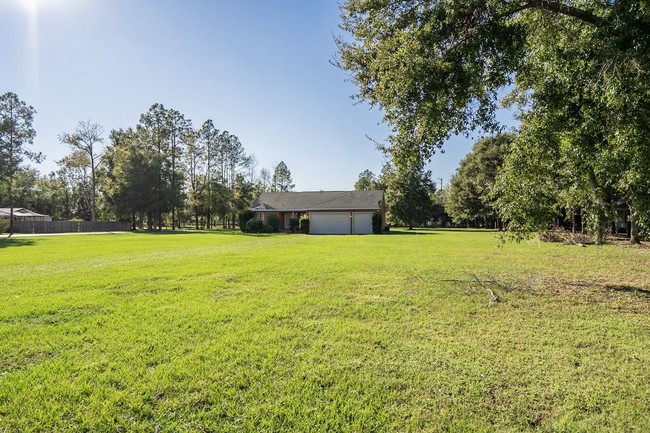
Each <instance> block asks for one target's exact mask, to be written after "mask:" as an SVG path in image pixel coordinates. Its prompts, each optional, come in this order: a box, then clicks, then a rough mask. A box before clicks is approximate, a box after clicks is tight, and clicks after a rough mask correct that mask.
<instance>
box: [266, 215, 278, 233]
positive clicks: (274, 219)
mask: <svg viewBox="0 0 650 433" xmlns="http://www.w3.org/2000/svg"><path fill="white" fill-rule="evenodd" d="M268 222H269V226H270V227H271V229H272V230H271V231H272V232H275V233H277V232H278V231H279V230H280V217H279V216H278V215H277V214H274V213H272V214H270V215H269V219H268Z"/></svg>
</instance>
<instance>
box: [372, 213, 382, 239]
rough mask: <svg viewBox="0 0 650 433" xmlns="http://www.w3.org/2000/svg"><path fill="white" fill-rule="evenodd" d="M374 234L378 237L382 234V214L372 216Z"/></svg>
mask: <svg viewBox="0 0 650 433" xmlns="http://www.w3.org/2000/svg"><path fill="white" fill-rule="evenodd" d="M372 232H373V233H374V234H376V235H379V234H381V212H375V213H373V214H372Z"/></svg>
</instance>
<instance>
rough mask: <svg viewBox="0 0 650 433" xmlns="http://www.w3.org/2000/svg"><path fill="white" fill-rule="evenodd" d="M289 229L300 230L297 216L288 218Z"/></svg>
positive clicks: (293, 231) (292, 230)
mask: <svg viewBox="0 0 650 433" xmlns="http://www.w3.org/2000/svg"><path fill="white" fill-rule="evenodd" d="M289 230H291V233H297V232H298V230H300V220H299V219H298V218H291V219H290V220H289Z"/></svg>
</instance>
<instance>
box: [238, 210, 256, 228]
mask: <svg viewBox="0 0 650 433" xmlns="http://www.w3.org/2000/svg"><path fill="white" fill-rule="evenodd" d="M238 216H239V229H240V230H241V231H242V232H244V233H247V231H246V230H247V228H246V227H247V225H248V222H249V221H250V220H252V219H253V218H255V212H253V211H252V210H245V211H242V212H240V213H239V215H238Z"/></svg>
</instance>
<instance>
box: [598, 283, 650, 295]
mask: <svg viewBox="0 0 650 433" xmlns="http://www.w3.org/2000/svg"><path fill="white" fill-rule="evenodd" d="M605 288H606V289H607V290H613V291H615V292H626V293H632V294H635V295H642V296H643V297H646V298H650V290H648V289H641V288H639V287H634V286H628V285H626V284H623V285H608V286H605Z"/></svg>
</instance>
